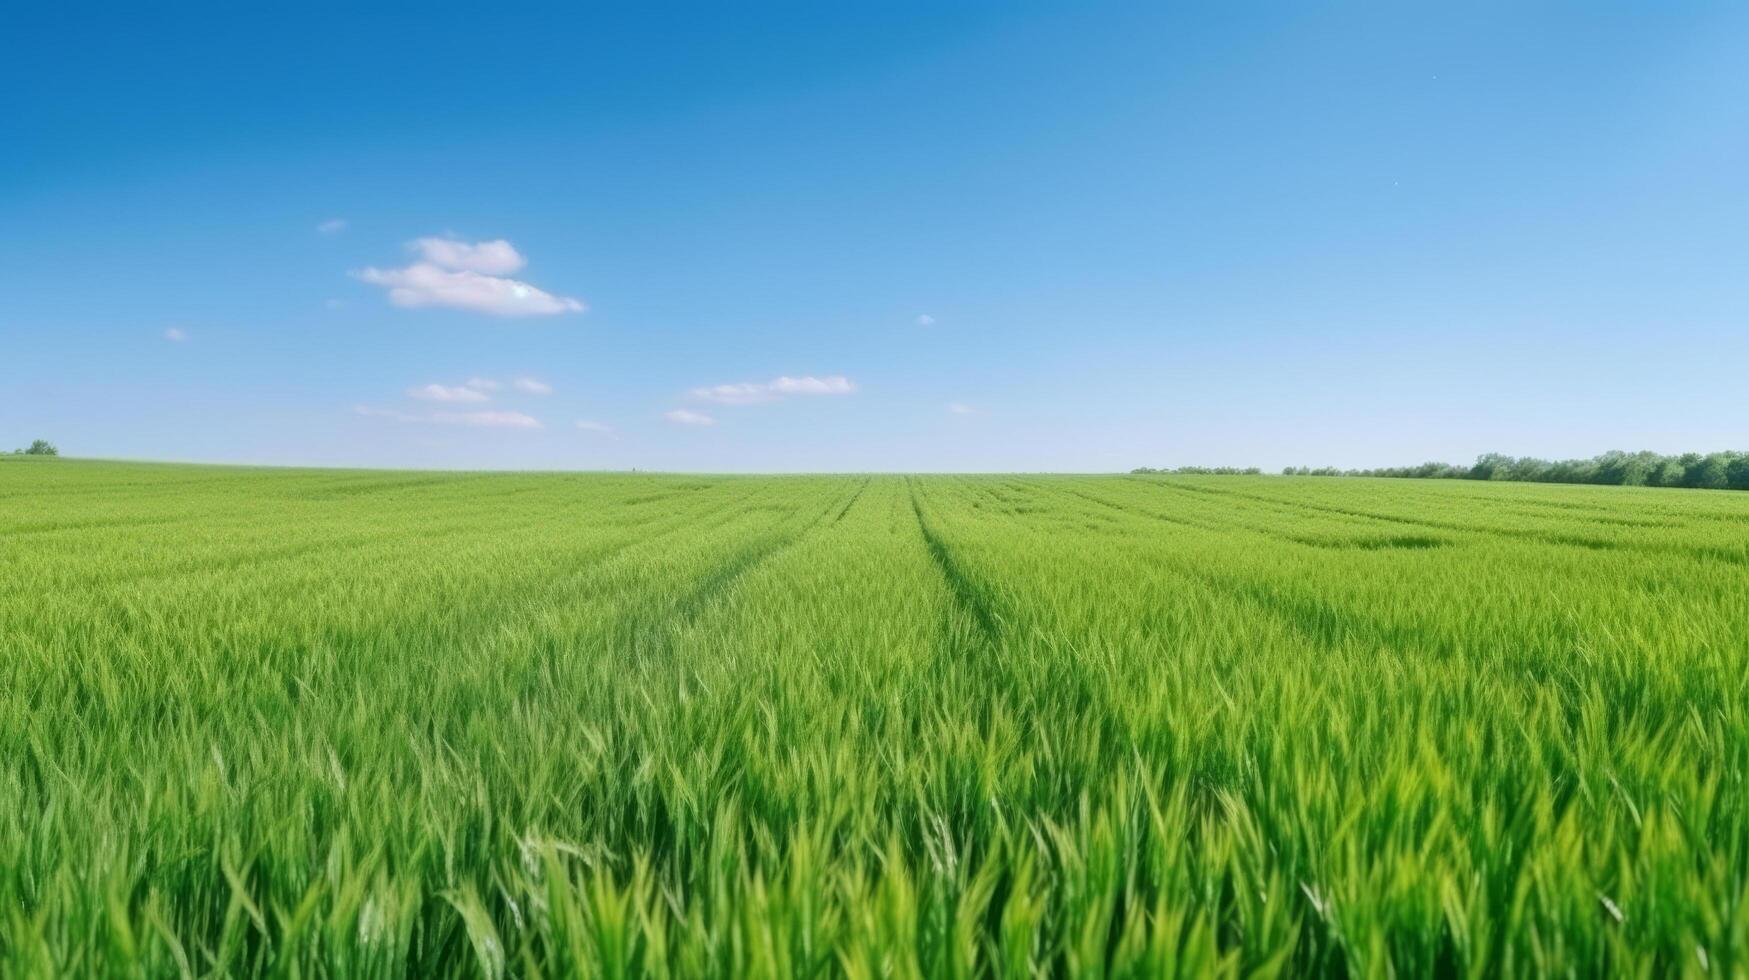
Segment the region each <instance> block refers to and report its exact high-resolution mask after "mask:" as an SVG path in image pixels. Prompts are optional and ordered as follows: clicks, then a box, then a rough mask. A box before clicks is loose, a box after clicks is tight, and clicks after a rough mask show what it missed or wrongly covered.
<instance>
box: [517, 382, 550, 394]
mask: <svg viewBox="0 0 1749 980" xmlns="http://www.w3.org/2000/svg"><path fill="white" fill-rule="evenodd" d="M511 384H513V385H515V386H516V390H517V391H525V392H527V393H529V394H531V395H550V394H552V393H553V386H552V385H550V384H547V383H546V382H545V381H540V380H537V379H535V378H517V379H516V380H515V381H512V382H511Z"/></svg>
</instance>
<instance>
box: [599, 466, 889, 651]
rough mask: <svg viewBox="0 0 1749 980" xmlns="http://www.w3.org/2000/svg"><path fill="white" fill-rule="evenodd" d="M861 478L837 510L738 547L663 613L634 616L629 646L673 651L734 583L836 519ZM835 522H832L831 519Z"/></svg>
mask: <svg viewBox="0 0 1749 980" xmlns="http://www.w3.org/2000/svg"><path fill="white" fill-rule="evenodd" d="M867 485H868V484H867V480H866V479H865V480H864V482H863V484H862V486H859V487H858V488H857V489H856V490H855V491H854V492H853V493H852V494H851V495H850V499H849V501H847V502H846V503H844V504H843V506H842V507H840V505H839V503H838V501H837V500H833V501H832V502H831V503H830V504H828V505H827V507H826V509H825V510H822V511H821V512H820V513H819V514H817V515H815V517H814V519H813V520H811V521H809V522H808V523H807V524H806V525H804V526H803V527H801V528H800V529H798V530H796V531H793V532H791V533H789V534H780V535H775V536H773V537H771V538H768V539H765V540H762V541H758V542H756V543H754V544H752V545H749V546H747V547H745V548H742V549H741V550H740V551H738V552H736V553H735V554H734V555H732V556H731V557H730V558H729V559H728V560H727V561H725V562H723V563H722V564H720V565H718V566H717V567H716V568H713V569H712V570H711V571H710V572H708V573H707V574H706V575H705V576H704V577H703V578H702V579H700V580H699V581H698V584H697V585H695V586H693V587H692V588H691V589H690V590H688V591H687V592H686V594H684V595H682V596H681V597H680V598H679V599H677V600H675V601H674V603H673V604H671V605H670V606H668V607H667V609H666V610H664V611H661V612H658V613H657V614H655V615H654V616H650V617H638V616H634V617H632V619H633V620H634V622H632V623H630V624H629V631H630V633H631V636H632V639H631V641H630V646H631V647H632V649H634V650H638V651H640V652H650V653H660V654H667V653H671V652H672V651H673V647H674V635H675V633H676V632H677V631H678V630H683V629H686V628H687V627H690V626H692V625H693V624H694V623H696V622H697V621H698V618H699V617H700V616H701V615H703V614H704V612H705V610H706V609H709V608H710V606H711V605H712V604H713V603H714V602H716V601H717V599H718V598H720V597H721V596H723V595H724V594H726V593H727V592H729V591H730V590H731V589H733V588H734V586H735V584H736V583H737V582H739V581H740V580H741V579H742V578H744V577H745V576H746V575H747V574H748V573H749V572H751V571H753V570H754V569H755V568H758V567H759V566H760V565H763V564H764V563H766V562H768V561H770V560H771V559H773V558H776V557H777V556H778V555H780V554H782V553H783V552H785V551H787V550H789V549H790V548H792V547H794V546H795V545H797V544H798V543H800V542H801V541H802V540H803V539H804V538H806V537H807V536H808V535H809V534H811V533H813V531H814V530H815V529H816V528H818V527H819V526H820V525H821V524H822V523H825V522H826V519H827V518H828V517H830V516H831V515H832V514H833V512H834V511H836V512H837V513H838V515H839V517H842V516H843V514H844V513H845V512H846V511H848V510H849V509H850V505H851V504H853V503H855V502H856V498H857V497H859V496H861V494H862V490H863V488H864V487H866V486H867ZM834 523H836V519H834Z"/></svg>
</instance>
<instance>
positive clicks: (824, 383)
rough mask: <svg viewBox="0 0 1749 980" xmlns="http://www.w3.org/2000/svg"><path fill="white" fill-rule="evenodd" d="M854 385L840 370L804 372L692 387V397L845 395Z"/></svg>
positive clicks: (737, 399) (738, 401) (744, 400)
mask: <svg viewBox="0 0 1749 980" xmlns="http://www.w3.org/2000/svg"><path fill="white" fill-rule="evenodd" d="M855 390H856V385H855V383H853V382H852V381H851V380H850V379H849V378H846V377H844V376H843V375H841V374H834V375H830V376H828V377H824V378H816V377H814V376H812V375H808V376H805V377H800V378H791V377H787V376H785V377H781V378H773V379H772V380H770V381H767V382H764V383H759V382H753V381H741V382H736V383H734V384H722V385H712V386H710V387H708V388H694V389H692V392H691V394H692V397H694V398H696V399H699V400H700V401H707V402H716V403H718V404H720V405H757V404H759V403H761V402H774V401H777V400H778V399H780V398H786V397H788V396H790V395H848V394H850V393H851V392H853V391H855Z"/></svg>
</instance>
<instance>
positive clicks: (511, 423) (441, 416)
mask: <svg viewBox="0 0 1749 980" xmlns="http://www.w3.org/2000/svg"><path fill="white" fill-rule="evenodd" d="M431 421H433V422H438V423H441V424H443V425H474V426H480V427H482V428H488V429H538V428H540V427H541V425H540V419H537V418H535V417H534V416H532V415H524V414H522V413H521V412H433V413H431Z"/></svg>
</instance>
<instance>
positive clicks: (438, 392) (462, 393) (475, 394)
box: [407, 384, 492, 402]
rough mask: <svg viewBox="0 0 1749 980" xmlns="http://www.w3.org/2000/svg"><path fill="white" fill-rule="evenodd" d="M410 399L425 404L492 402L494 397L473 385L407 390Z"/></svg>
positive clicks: (438, 386)
mask: <svg viewBox="0 0 1749 980" xmlns="http://www.w3.org/2000/svg"><path fill="white" fill-rule="evenodd" d="M407 397H408V398H416V399H418V400H419V401H423V402H484V401H491V400H492V396H491V395H488V394H486V393H485V392H484V391H481V390H480V389H478V388H475V387H472V386H471V385H440V384H428V385H420V386H418V387H417V388H408V389H407Z"/></svg>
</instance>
